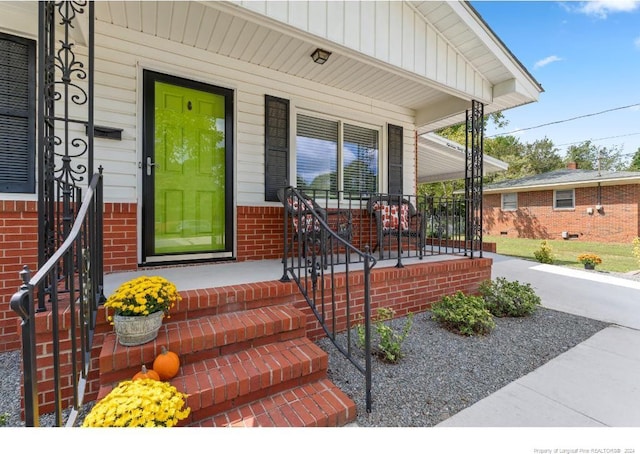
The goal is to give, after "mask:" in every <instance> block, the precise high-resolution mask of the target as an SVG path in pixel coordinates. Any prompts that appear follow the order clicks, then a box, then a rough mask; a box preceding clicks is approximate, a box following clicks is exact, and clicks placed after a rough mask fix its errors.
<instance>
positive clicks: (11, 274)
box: [0, 200, 38, 352]
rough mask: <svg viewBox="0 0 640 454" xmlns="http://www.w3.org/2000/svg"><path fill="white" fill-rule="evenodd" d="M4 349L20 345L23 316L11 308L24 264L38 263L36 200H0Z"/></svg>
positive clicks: (0, 345)
mask: <svg viewBox="0 0 640 454" xmlns="http://www.w3.org/2000/svg"><path fill="white" fill-rule="evenodd" d="M0 244H1V245H2V247H0V352H6V351H10V350H17V349H19V348H20V346H21V343H20V338H19V337H18V328H19V326H20V317H18V315H17V314H16V313H15V312H14V311H13V310H11V307H10V306H9V302H10V301H11V296H13V294H14V293H15V292H16V291H18V289H19V287H20V285H22V281H21V280H20V275H19V273H20V271H21V270H22V267H23V266H24V265H27V266H28V267H29V269H31V270H32V271H33V270H36V269H37V264H38V207H37V202H34V201H13V200H11V201H9V200H0Z"/></svg>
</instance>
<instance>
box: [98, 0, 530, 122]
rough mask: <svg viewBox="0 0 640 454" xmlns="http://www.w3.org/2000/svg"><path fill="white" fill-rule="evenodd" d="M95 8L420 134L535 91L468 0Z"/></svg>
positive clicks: (112, 21) (101, 16) (101, 19)
mask: <svg viewBox="0 0 640 454" xmlns="http://www.w3.org/2000/svg"><path fill="white" fill-rule="evenodd" d="M95 5H96V20H97V22H98V23H104V24H109V25H110V26H117V27H123V28H128V29H131V30H135V31H137V32H141V33H146V34H150V35H153V36H157V37H160V38H164V39H168V40H171V41H175V42H179V43H181V44H184V45H186V46H191V47H195V48H199V49H203V50H206V51H208V52H211V53H212V54H215V55H217V56H220V57H221V58H229V59H232V60H236V61H243V62H246V63H250V64H252V65H256V68H258V67H260V68H263V69H264V70H265V71H273V74H278V73H279V74H282V75H284V76H285V77H289V76H293V77H296V78H300V79H305V80H308V81H311V82H315V83H319V84H323V85H325V86H328V87H331V88H334V89H336V90H339V91H336V95H337V96H339V93H355V94H358V95H361V96H365V97H367V98H369V99H371V100H372V108H373V109H386V108H394V109H396V110H397V109H405V112H406V114H407V116H408V117H412V118H413V119H414V121H415V126H416V128H417V130H418V132H419V133H424V132H430V131H435V130H437V129H439V128H442V127H445V126H451V125H453V124H457V123H461V122H463V121H464V115H465V111H466V110H467V109H469V108H470V107H471V101H472V100H476V101H479V102H482V103H483V104H484V106H485V114H488V113H491V112H495V111H501V110H505V109H509V108H512V107H516V106H519V105H522V104H527V103H531V102H535V101H537V100H538V96H539V94H540V93H541V92H542V88H541V86H540V85H539V84H538V82H536V81H535V79H534V78H533V77H532V76H531V75H530V74H529V73H528V71H527V70H526V68H524V66H523V65H522V64H521V63H520V62H518V60H517V59H516V58H515V57H514V56H513V55H512V54H511V52H510V51H509V50H508V49H507V48H506V46H504V44H503V43H502V42H501V41H500V40H499V38H498V37H497V36H496V35H495V34H494V33H493V31H491V29H490V28H489V27H488V26H487V24H486V23H485V22H484V21H483V20H482V18H481V17H480V15H479V14H478V13H477V12H476V11H475V10H474V9H473V7H471V5H470V4H469V3H468V2H466V1H442V2H436V1H433V2H431V1H428V2H424V1H407V0H405V1H402V2H396V1H389V2H385V1H380V2H347V1H344V2H343V1H335V2H287V1H269V2H255V1H163V2H147V1H126V2H122V1H101V2H96V3H95ZM329 17H330V18H331V19H329ZM379 17H380V18H383V17H384V18H385V19H384V20H378V19H376V18H379ZM347 21H348V22H349V24H350V25H349V27H347V26H346V23H347ZM366 36H368V37H369V39H363V37H366ZM318 47H321V48H323V49H326V50H328V51H330V52H331V53H332V54H331V57H330V59H329V60H328V61H327V62H326V63H325V64H323V65H318V64H316V63H314V62H313V60H312V59H311V58H310V55H311V53H312V52H313V51H314V50H315V49H316V48H318Z"/></svg>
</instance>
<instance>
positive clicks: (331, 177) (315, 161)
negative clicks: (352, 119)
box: [296, 114, 380, 196]
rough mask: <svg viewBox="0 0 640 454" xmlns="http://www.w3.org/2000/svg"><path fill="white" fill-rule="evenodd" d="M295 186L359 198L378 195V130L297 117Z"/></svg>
mask: <svg viewBox="0 0 640 454" xmlns="http://www.w3.org/2000/svg"><path fill="white" fill-rule="evenodd" d="M296 124H297V127H296V184H297V186H298V188H301V189H303V190H313V189H316V190H325V191H328V192H329V193H330V194H331V195H337V194H338V193H339V192H344V193H347V194H353V195H354V196H360V195H362V194H370V193H375V192H378V190H379V189H378V186H379V185H378V181H379V154H380V146H379V144H380V131H379V129H375V128H369V127H365V126H360V125H356V124H352V123H348V122H343V121H340V120H334V119H327V118H320V117H315V116H311V115H306V114H298V115H297V117H296Z"/></svg>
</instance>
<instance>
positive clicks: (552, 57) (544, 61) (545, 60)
mask: <svg viewBox="0 0 640 454" xmlns="http://www.w3.org/2000/svg"><path fill="white" fill-rule="evenodd" d="M557 61H562V58H560V57H558V56H556V55H550V56H549V57H547V58H543V59H542V60H538V61H537V62H536V63H535V64H534V65H533V67H534V69H538V68H542V67H543V66H547V65H548V64H551V63H554V62H557Z"/></svg>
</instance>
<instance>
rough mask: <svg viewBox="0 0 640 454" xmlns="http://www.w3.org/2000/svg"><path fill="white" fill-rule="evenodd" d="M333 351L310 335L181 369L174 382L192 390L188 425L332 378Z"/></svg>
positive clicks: (172, 381)
mask: <svg viewBox="0 0 640 454" xmlns="http://www.w3.org/2000/svg"><path fill="white" fill-rule="evenodd" d="M327 365H328V355H327V353H326V352H324V351H323V350H322V349H321V348H320V347H318V346H317V345H315V344H314V343H313V342H311V341H310V340H309V339H307V338H306V337H302V338H299V339H292V340H288V341H283V342H275V343H273V344H268V345H263V346H260V347H256V348H249V349H247V350H243V351H241V352H237V353H232V354H229V355H225V356H221V357H218V358H212V359H207V360H203V361H199V362H196V363H193V364H190V365H187V366H185V367H181V370H180V373H179V375H178V376H177V377H175V378H174V379H172V380H171V382H170V383H171V384H172V385H173V386H175V387H176V388H177V389H178V390H179V391H181V392H183V393H185V394H188V395H189V397H188V398H187V405H188V406H189V407H190V408H191V415H190V417H189V419H188V420H186V421H184V423H185V424H190V423H192V422H196V421H199V420H201V419H205V418H208V417H211V416H213V415H216V414H218V413H220V412H224V411H229V410H231V409H233V408H234V407H237V406H239V405H244V404H247V403H250V402H253V401H254V400H258V399H261V398H263V397H265V396H268V395H270V394H274V393H279V392H282V391H284V390H287V389H291V388H295V387H297V386H300V385H304V384H307V383H311V382H314V381H317V380H320V379H323V378H325V377H326V373H327Z"/></svg>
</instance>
